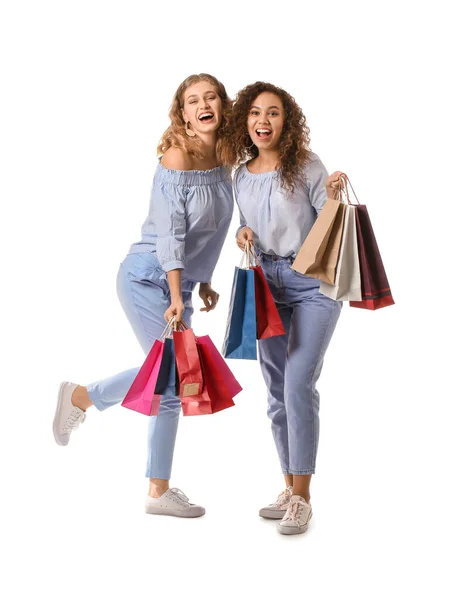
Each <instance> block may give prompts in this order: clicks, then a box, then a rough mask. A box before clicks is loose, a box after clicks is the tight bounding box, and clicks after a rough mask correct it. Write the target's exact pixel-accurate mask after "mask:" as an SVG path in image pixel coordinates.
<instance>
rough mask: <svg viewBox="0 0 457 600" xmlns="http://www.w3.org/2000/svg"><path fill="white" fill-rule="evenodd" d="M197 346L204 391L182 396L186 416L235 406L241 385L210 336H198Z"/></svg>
mask: <svg viewBox="0 0 457 600" xmlns="http://www.w3.org/2000/svg"><path fill="white" fill-rule="evenodd" d="M196 340H197V347H198V351H199V354H200V364H201V367H202V372H203V381H204V384H203V391H202V393H201V394H199V395H198V396H188V397H182V398H181V404H182V412H183V415H184V416H194V415H209V414H214V413H216V412H219V411H221V410H224V409H226V408H230V407H231V406H235V403H234V402H233V398H234V396H236V394H238V393H239V392H240V391H241V389H242V388H241V386H240V384H239V383H238V382H237V380H236V379H235V377H234V376H233V373H232V372H231V371H230V369H229V368H228V366H227V363H226V362H225V361H224V359H223V358H222V356H221V355H220V354H219V352H218V351H217V349H216V347H215V346H214V344H213V342H212V341H211V340H210V338H209V337H208V336H203V337H198V338H196Z"/></svg>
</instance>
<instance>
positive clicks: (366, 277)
mask: <svg viewBox="0 0 457 600" xmlns="http://www.w3.org/2000/svg"><path fill="white" fill-rule="evenodd" d="M354 206H355V209H356V211H355V218H356V228H357V245H358V251H359V263H360V279H361V288H362V300H361V301H356V300H351V301H350V302H349V305H350V306H352V307H354V308H367V309H368V310H377V309H378V308H383V307H385V306H390V305H392V304H395V302H394V299H393V298H392V292H391V291H390V286H389V282H388V281H387V275H386V272H385V270H384V265H383V262H382V259H381V254H380V252H379V248H378V244H377V242H376V238H375V235H374V231H373V227H372V225H371V221H370V217H369V216H368V210H367V207H366V206H365V205H363V204H357V205H354Z"/></svg>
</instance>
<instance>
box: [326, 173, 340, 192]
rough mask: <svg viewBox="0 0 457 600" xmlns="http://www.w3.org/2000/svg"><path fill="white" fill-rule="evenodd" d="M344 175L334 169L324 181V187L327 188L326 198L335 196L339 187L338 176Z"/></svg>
mask: <svg viewBox="0 0 457 600" xmlns="http://www.w3.org/2000/svg"><path fill="white" fill-rule="evenodd" d="M341 175H344V173H343V172H342V171H335V172H334V173H332V174H331V175H329V176H328V177H327V179H326V181H325V189H326V190H327V198H336V193H337V191H338V189H339V188H340V187H341V181H340V177H341Z"/></svg>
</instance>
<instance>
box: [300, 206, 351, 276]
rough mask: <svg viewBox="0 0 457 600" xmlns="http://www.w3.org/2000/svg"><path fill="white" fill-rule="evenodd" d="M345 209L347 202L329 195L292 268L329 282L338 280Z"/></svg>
mask: <svg viewBox="0 0 457 600" xmlns="http://www.w3.org/2000/svg"><path fill="white" fill-rule="evenodd" d="M345 212H346V204H344V203H343V202H341V201H340V200H339V199H338V200H333V199H332V198H327V201H326V203H325V204H324V207H323V209H322V211H321V213H320V215H319V216H318V217H317V219H316V222H315V223H314V225H313V227H312V229H311V231H310V232H309V234H308V235H307V237H306V239H305V241H304V242H303V245H302V247H301V248H300V251H299V252H298V254H297V256H296V258H295V261H294V262H293V264H292V269H294V270H295V271H298V272H299V273H302V274H303V275H309V276H310V277H315V278H316V279H320V280H321V281H325V282H326V283H330V284H333V283H334V282H335V275H336V266H337V263H338V256H339V252H340V245H341V238H342V235H343V226H344V215H345Z"/></svg>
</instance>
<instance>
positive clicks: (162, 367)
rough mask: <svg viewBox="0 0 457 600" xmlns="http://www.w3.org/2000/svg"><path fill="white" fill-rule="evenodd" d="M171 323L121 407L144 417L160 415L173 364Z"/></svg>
mask: <svg viewBox="0 0 457 600" xmlns="http://www.w3.org/2000/svg"><path fill="white" fill-rule="evenodd" d="M170 323H171V321H170ZM170 323H168V324H167V326H166V328H165V329H164V331H163V332H162V335H161V336H160V338H159V339H157V340H155V342H154V343H153V345H152V348H151V350H150V351H149V353H148V355H147V356H146V360H145V361H144V363H143V365H142V366H141V368H140V370H139V371H138V374H137V376H136V377H135V379H134V380H133V382H132V385H131V386H130V389H129V390H128V392H127V394H126V396H125V398H124V400H123V401H122V404H121V406H124V407H125V408H129V409H130V410H134V411H136V412H139V413H141V414H143V415H148V416H149V415H158V414H159V408H160V394H162V393H163V392H164V391H165V388H166V387H167V385H168V381H169V376H170V370H171V368H172V363H173V351H172V348H171V342H172V340H170V339H169V338H166V336H167V335H168V334H169V333H170V331H171V325H170ZM164 357H165V360H163V359H164ZM162 363H163V364H162Z"/></svg>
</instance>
